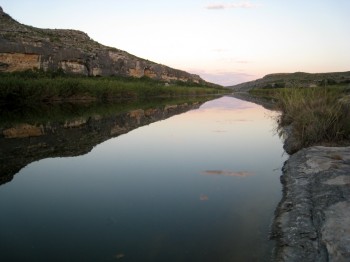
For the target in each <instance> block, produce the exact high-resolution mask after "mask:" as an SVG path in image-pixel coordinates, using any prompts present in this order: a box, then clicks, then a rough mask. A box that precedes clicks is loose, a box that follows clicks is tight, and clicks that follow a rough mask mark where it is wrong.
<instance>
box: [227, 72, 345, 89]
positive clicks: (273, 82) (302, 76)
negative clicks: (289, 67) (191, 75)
mask: <svg viewBox="0 0 350 262" xmlns="http://www.w3.org/2000/svg"><path fill="white" fill-rule="evenodd" d="M336 84H350V71H349V72H335V73H317V74H310V73H303V72H297V73H290V74H288V73H285V74H283V73H280V74H270V75H266V76H264V77H263V78H260V79H257V80H254V81H250V82H245V83H242V84H238V85H235V86H231V87H228V88H231V89H233V90H234V91H240V92H246V91H249V90H251V89H254V88H283V87H317V86H328V85H336Z"/></svg>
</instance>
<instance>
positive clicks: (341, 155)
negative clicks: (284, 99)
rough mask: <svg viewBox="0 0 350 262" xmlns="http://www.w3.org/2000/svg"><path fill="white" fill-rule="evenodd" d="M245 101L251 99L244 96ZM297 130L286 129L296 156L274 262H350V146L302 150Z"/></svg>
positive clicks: (288, 174)
mask: <svg viewBox="0 0 350 262" xmlns="http://www.w3.org/2000/svg"><path fill="white" fill-rule="evenodd" d="M264 94H266V92H265V93H264ZM245 96H248V97H249V95H248V94H246V95H243V96H242V95H239V97H240V98H242V99H244V97H245ZM250 96H251V95H250ZM245 100H247V99H245ZM249 100H250V101H252V100H253V101H254V102H255V103H259V104H261V105H265V106H266V101H270V102H271V101H272V100H271V97H270V98H269V97H266V96H265V97H264V98H263V99H262V100H261V101H260V99H259V97H253V98H252V97H250V98H249ZM275 101H276V100H275ZM269 107H273V101H272V103H270V104H269ZM275 108H276V107H275ZM294 130H295V129H293V128H292V127H291V126H284V127H282V133H283V134H284V148H285V150H286V152H287V153H289V154H290V157H289V159H288V160H287V161H286V162H285V164H284V167H283V175H282V176H281V183H282V185H283V197H282V200H281V201H280V203H279V205H278V207H277V209H276V212H275V218H274V222H273V226H272V234H271V237H272V239H274V240H276V247H275V250H274V255H273V260H274V261H310V262H311V261H349V260H350V237H349V236H350V216H349V215H350V211H349V210H350V172H349V171H350V147H345V146H332V147H326V146H311V147H306V148H303V149H300V148H296V147H295V144H296V139H297V138H296V135H295V131H294ZM335 142H337V141H334V140H333V141H332V143H333V145H335V144H336V143H335ZM338 143H343V144H346V141H338Z"/></svg>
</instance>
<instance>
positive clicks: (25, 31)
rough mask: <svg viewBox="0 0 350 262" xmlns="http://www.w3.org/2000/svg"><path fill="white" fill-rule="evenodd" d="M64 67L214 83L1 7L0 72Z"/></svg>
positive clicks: (73, 70) (74, 70)
mask: <svg viewBox="0 0 350 262" xmlns="http://www.w3.org/2000/svg"><path fill="white" fill-rule="evenodd" d="M28 69H41V70H44V71H48V70H52V71H55V70H58V69H62V70H63V71H64V72H67V73H71V74H81V75H87V76H110V75H118V76H125V77H129V76H131V77H137V78H140V77H143V76H146V77H149V78H152V79H158V80H163V81H167V82H169V81H182V82H191V83H199V84H203V85H209V86H214V84H211V83H208V82H206V81H204V80H203V79H201V78H200V77H199V76H198V75H194V74H190V73H187V72H185V71H181V70H177V69H173V68H170V67H167V66H165V65H160V64H157V63H154V62H151V61H148V60H145V59H142V58H139V57H136V56H133V55H131V54H129V53H127V52H125V51H122V50H119V49H116V48H112V47H108V46H104V45H102V44H99V43H97V42H95V41H94V40H92V39H90V37H89V36H88V35H87V34H85V33H83V32H80V31H77V30H63V29H40V28H35V27H31V26H27V25H23V24H20V23H18V22H17V21H15V20H14V19H12V18H11V17H10V16H9V15H8V14H6V13H4V12H3V11H2V9H0V72H13V71H24V70H28Z"/></svg>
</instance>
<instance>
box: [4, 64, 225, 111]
mask: <svg viewBox="0 0 350 262" xmlns="http://www.w3.org/2000/svg"><path fill="white" fill-rule="evenodd" d="M224 92H227V90H225V89H224V88H212V87H206V86H200V85H197V84H195V83H186V84H184V83H175V84H171V85H169V86H165V83H164V82H160V81H156V80H152V79H148V78H141V79H135V78H125V77H83V76H68V75H65V74H63V73H62V72H49V73H47V72H41V71H26V72H18V73H0V104H5V105H6V104H16V105H23V104H33V103H40V102H54V101H75V100H98V101H113V100H115V99H122V98H147V97H148V98H149V97H176V96H195V95H206V94H218V93H224Z"/></svg>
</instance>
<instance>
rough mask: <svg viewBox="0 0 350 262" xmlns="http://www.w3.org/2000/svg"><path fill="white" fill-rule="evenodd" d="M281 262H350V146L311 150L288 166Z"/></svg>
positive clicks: (279, 214)
mask: <svg viewBox="0 0 350 262" xmlns="http://www.w3.org/2000/svg"><path fill="white" fill-rule="evenodd" d="M283 172H284V174H283V176H282V177H281V181H282V183H283V199H282V201H281V202H280V204H279V206H278V208H277V210H276V217H275V221H274V228H273V237H274V238H275V239H276V240H277V247H276V257H275V258H276V261H350V211H349V210H350V186H349V185H350V147H321V146H316V147H310V148H307V149H302V150H300V151H298V152H297V153H295V154H294V155H292V156H290V158H289V160H288V161H286V163H285V165H284V168H283Z"/></svg>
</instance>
